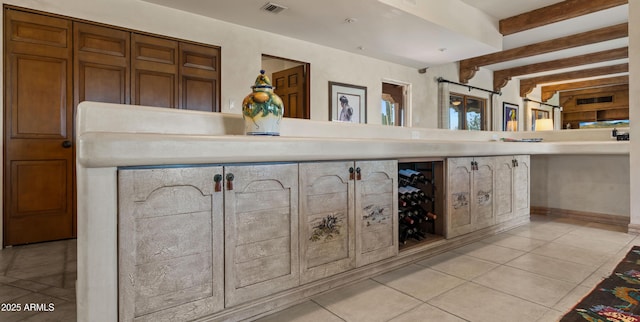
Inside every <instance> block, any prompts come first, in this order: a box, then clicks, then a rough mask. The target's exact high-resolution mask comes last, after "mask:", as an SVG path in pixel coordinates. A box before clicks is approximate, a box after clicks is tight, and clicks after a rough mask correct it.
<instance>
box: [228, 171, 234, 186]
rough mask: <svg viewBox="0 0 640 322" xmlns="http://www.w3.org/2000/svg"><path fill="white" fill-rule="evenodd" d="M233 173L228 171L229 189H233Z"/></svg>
mask: <svg viewBox="0 0 640 322" xmlns="http://www.w3.org/2000/svg"><path fill="white" fill-rule="evenodd" d="M233 178H234V176H233V173H227V176H226V179H227V190H233Z"/></svg>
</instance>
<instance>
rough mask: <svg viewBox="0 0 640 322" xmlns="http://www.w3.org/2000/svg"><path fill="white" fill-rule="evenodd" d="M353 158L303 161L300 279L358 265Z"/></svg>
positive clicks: (308, 278)
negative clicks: (352, 172)
mask: <svg viewBox="0 0 640 322" xmlns="http://www.w3.org/2000/svg"><path fill="white" fill-rule="evenodd" d="M349 169H351V170H354V165H353V162H348V161H344V162H312V163H301V164H300V165H299V171H300V180H299V182H300V219H299V221H300V272H301V275H300V282H301V283H307V282H311V281H315V280H318V279H320V278H323V277H327V276H331V275H334V274H337V273H340V272H344V271H346V270H349V269H351V268H354V267H355V265H356V256H355V241H356V240H355V222H354V220H355V216H354V214H355V213H354V210H355V204H354V195H353V194H354V182H355V181H354V180H353V179H350V178H349V176H350V173H349Z"/></svg>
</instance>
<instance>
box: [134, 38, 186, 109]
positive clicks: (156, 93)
mask: <svg viewBox="0 0 640 322" xmlns="http://www.w3.org/2000/svg"><path fill="white" fill-rule="evenodd" d="M131 50H132V53H131V73H132V74H131V82H132V84H131V87H132V90H131V92H132V93H131V95H132V98H131V102H132V103H133V104H135V105H147V106H157V107H172V108H175V107H177V106H178V42H177V41H173V40H169V39H162V38H157V37H151V36H146V35H140V34H136V33H133V34H132V35H131Z"/></svg>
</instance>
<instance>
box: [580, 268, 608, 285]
mask: <svg viewBox="0 0 640 322" xmlns="http://www.w3.org/2000/svg"><path fill="white" fill-rule="evenodd" d="M609 275H611V270H609V269H598V270H596V271H595V272H593V273H592V274H591V275H589V276H588V277H587V278H586V279H585V280H584V281H582V283H580V285H581V286H586V287H591V288H592V287H595V286H596V285H598V284H599V283H600V282H602V280H604V279H605V278H607V277H609Z"/></svg>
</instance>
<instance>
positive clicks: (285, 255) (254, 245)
mask: <svg viewBox="0 0 640 322" xmlns="http://www.w3.org/2000/svg"><path fill="white" fill-rule="evenodd" d="M224 172H225V179H226V184H225V188H226V190H225V195H224V198H225V214H224V217H225V304H226V306H232V305H236V304H239V303H243V302H246V301H250V300H253V299H256V298H259V297H263V296H266V295H269V294H272V293H275V292H278V291H282V290H286V289H289V288H292V287H295V286H297V285H299V283H300V265H299V260H298V259H299V257H298V256H299V255H298V165H297V164H269V165H246V166H228V167H225V170H224ZM232 176H233V180H232V181H230V180H229V179H231V177H232Z"/></svg>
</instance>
